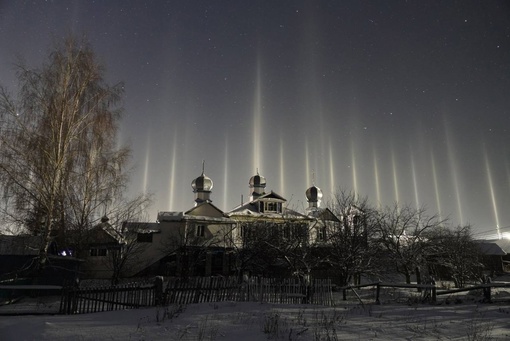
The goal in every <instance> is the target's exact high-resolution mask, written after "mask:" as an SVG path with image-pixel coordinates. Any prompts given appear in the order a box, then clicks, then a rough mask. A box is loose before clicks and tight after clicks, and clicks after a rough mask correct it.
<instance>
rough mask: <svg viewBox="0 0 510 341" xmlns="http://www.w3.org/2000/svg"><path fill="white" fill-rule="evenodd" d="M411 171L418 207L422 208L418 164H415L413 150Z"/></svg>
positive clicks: (415, 200)
mask: <svg viewBox="0 0 510 341" xmlns="http://www.w3.org/2000/svg"><path fill="white" fill-rule="evenodd" d="M411 172H412V176H413V187H414V202H415V204H416V208H420V197H419V195H418V180H417V179H416V165H415V164H414V155H413V153H412V152H411Z"/></svg>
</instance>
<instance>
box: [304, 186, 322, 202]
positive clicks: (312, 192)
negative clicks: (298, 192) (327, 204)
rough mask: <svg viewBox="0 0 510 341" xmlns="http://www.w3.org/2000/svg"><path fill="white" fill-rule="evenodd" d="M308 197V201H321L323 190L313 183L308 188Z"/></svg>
mask: <svg viewBox="0 0 510 341" xmlns="http://www.w3.org/2000/svg"><path fill="white" fill-rule="evenodd" d="M306 199H307V200H308V202H319V201H321V199H322V191H321V189H320V188H319V187H316V186H315V185H312V187H310V188H308V189H307V190H306Z"/></svg>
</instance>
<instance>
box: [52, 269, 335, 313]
mask: <svg viewBox="0 0 510 341" xmlns="http://www.w3.org/2000/svg"><path fill="white" fill-rule="evenodd" d="M163 281H165V283H163ZM222 301H237V302H242V301H255V302H265V303H284V304H291V303H293V304H321V305H331V304H332V302H333V299H332V285H331V281H330V280H317V279H316V280H312V281H311V282H310V283H309V285H308V286H306V285H304V284H303V283H302V282H300V281H299V280H298V279H296V278H282V279H274V278H260V277H253V278H250V279H248V280H247V281H243V282H241V283H239V280H238V278H237V277H193V278H189V279H187V280H185V281H184V280H182V279H180V278H168V279H166V280H163V278H162V277H156V281H155V282H154V283H150V284H148V283H134V284H126V285H119V286H115V287H100V288H82V289H80V288H73V287H66V288H63V289H62V299H61V302H60V313H61V314H82V313H94V312H100V311H111V310H121V309H130V308H139V307H149V306H155V305H159V304H190V303H203V302H222Z"/></svg>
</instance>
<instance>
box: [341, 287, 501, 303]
mask: <svg viewBox="0 0 510 341" xmlns="http://www.w3.org/2000/svg"><path fill="white" fill-rule="evenodd" d="M364 287H375V288H376V293H375V303H376V304H380V303H381V301H380V296H381V288H383V287H387V288H404V289H416V290H419V291H420V292H421V293H422V300H423V301H429V302H432V303H434V302H436V301H437V296H441V295H449V294H455V293H460V292H470V291H476V290H479V291H481V293H482V299H483V301H485V302H491V301H492V294H491V293H492V289H493V288H509V287H510V283H482V284H480V285H476V286H471V287H466V288H460V289H452V290H437V287H436V285H435V284H404V283H382V282H375V283H368V284H362V285H352V286H346V287H342V288H341V289H342V292H343V300H344V301H345V300H347V292H349V291H352V292H353V293H354V294H355V295H356V297H357V299H358V300H359V301H360V302H361V304H363V301H362V300H361V298H360V296H359V295H358V293H357V292H356V290H355V289H359V288H364Z"/></svg>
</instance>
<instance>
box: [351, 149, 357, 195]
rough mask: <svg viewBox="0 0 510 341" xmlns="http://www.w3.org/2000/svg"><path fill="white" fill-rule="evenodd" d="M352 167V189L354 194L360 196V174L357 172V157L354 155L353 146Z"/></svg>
mask: <svg viewBox="0 0 510 341" xmlns="http://www.w3.org/2000/svg"><path fill="white" fill-rule="evenodd" d="M351 165H352V188H353V190H354V194H355V195H358V173H357V171H356V156H355V153H354V145H352V144H351Z"/></svg>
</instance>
